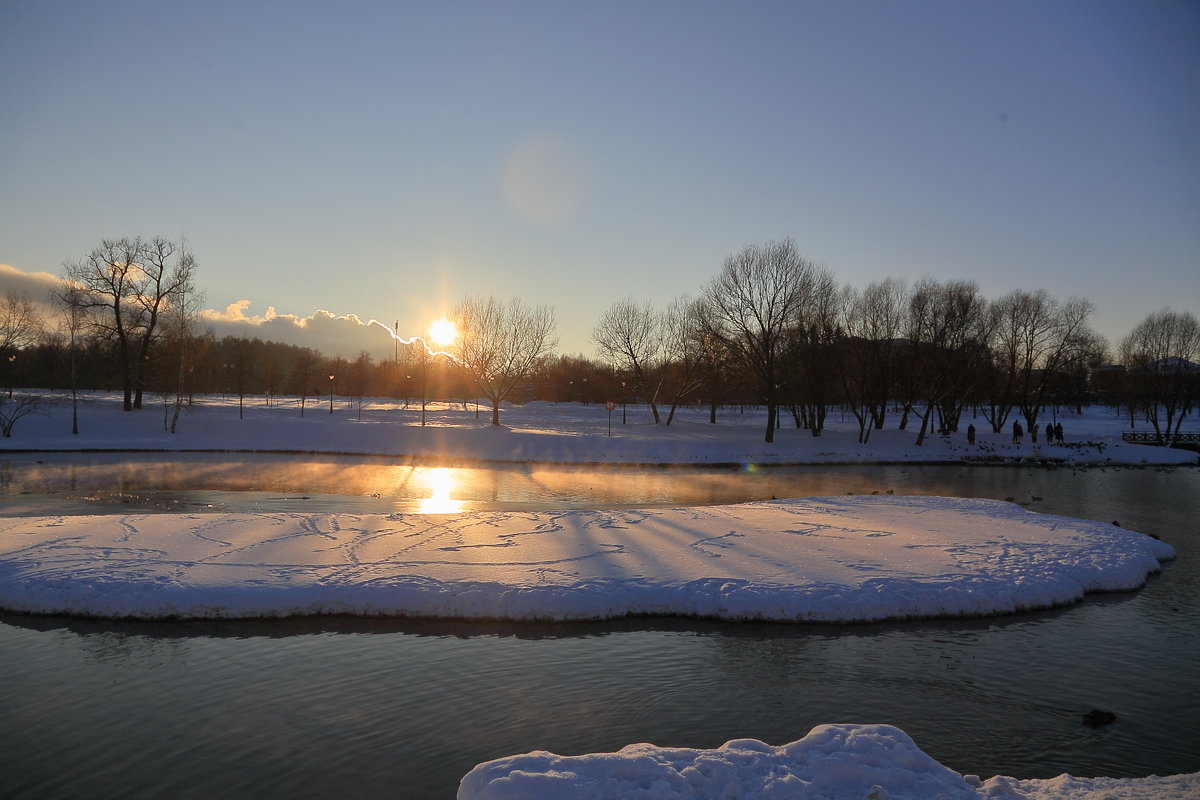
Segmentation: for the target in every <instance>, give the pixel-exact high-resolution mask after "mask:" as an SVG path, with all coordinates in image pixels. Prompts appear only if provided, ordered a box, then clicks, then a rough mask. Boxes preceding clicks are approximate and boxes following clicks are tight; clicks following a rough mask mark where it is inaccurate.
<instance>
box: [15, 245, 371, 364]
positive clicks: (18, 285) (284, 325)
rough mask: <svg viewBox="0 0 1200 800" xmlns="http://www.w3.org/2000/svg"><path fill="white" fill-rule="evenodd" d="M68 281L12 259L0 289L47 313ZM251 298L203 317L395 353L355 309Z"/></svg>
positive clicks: (329, 349) (295, 340) (309, 342)
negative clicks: (286, 307) (283, 306)
mask: <svg viewBox="0 0 1200 800" xmlns="http://www.w3.org/2000/svg"><path fill="white" fill-rule="evenodd" d="M62 283H63V281H62V279H61V278H59V277H58V276H56V275H51V274H50V273H48V272H24V271H22V270H20V269H18V268H16V267H14V266H12V265H10V264H0V295H4V294H6V293H9V292H12V293H14V294H17V295H23V296H27V297H29V299H30V300H32V301H33V302H34V303H36V304H37V305H38V308H39V310H40V311H41V312H42V314H43V315H44V316H46V317H47V318H48V317H50V316H52V315H53V313H54V309H53V306H52V305H51V300H50V295H51V292H52V290H54V289H56V288H58V287H59V286H61V285H62ZM250 306H251V301H249V300H239V301H237V302H236V303H232V304H230V305H229V306H227V307H226V308H225V310H224V311H216V310H213V309H207V310H205V311H202V312H201V316H202V317H203V319H204V321H205V322H206V323H207V324H208V325H209V327H211V328H212V330H213V333H214V334H216V336H217V338H221V337H223V336H244V337H247V338H258V339H262V340H263V341H275V342H284V343H286V344H294V345H299V346H301V347H311V348H313V349H314V350H319V351H320V352H321V353H322V354H324V355H327V356H341V357H342V358H356V357H357V356H358V354H359V353H361V352H364V351H365V352H367V353H370V354H371V355H372V356H373V357H375V358H376V359H383V358H390V357H391V355H392V353H393V337H392V335H391V331H390V329H389V328H388V327H387V326H385V325H382V324H381V323H377V322H373V321H367V322H364V321H363V320H361V319H360V318H359V317H358V316H357V315H355V314H345V315H338V314H334V313H333V312H331V311H324V310H318V311H314V312H313V313H312V314H310V315H309V316H306V317H301V316H297V315H296V314H280V313H279V312H278V311H277V310H276V309H275V307H274V306H267V310H266V312H265V313H264V314H261V315H257V314H252V313H248V312H249V311H250Z"/></svg>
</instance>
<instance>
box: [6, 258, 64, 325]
mask: <svg viewBox="0 0 1200 800" xmlns="http://www.w3.org/2000/svg"><path fill="white" fill-rule="evenodd" d="M60 286H62V279H61V278H59V277H58V276H57V275H51V274H50V273H49V272H23V271H21V270H19V269H17V268H16V267H14V266H12V265H11V264H0V296H3V295H6V294H15V295H17V296H19V297H28V298H29V299H30V300H32V301H33V302H34V304H35V305H36V306H37V307H38V309H39V310H40V311H41V312H42V314H43V315H47V316H48V315H50V314H51V313H52V312H53V305H52V301H51V293H52V292H53V291H54V290H55V289H57V288H58V287H60Z"/></svg>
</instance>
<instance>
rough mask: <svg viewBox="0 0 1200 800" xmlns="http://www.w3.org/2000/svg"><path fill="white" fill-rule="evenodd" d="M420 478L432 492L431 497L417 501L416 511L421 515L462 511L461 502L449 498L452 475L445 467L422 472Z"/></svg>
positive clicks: (452, 480) (452, 488) (451, 487)
mask: <svg viewBox="0 0 1200 800" xmlns="http://www.w3.org/2000/svg"><path fill="white" fill-rule="evenodd" d="M422 478H423V480H424V482H425V485H426V486H427V487H428V488H429V490H430V492H432V496H431V497H424V498H421V499H420V500H418V501H417V511H418V513H421V514H457V513H458V512H460V511H462V509H463V501H462V500H455V499H454V498H453V497H451V496H450V495H451V493H452V492H453V491H454V484H455V480H454V475H453V473H451V471H450V470H449V469H448V468H446V467H435V468H433V469H427V470H425V471H424V474H423V475H422Z"/></svg>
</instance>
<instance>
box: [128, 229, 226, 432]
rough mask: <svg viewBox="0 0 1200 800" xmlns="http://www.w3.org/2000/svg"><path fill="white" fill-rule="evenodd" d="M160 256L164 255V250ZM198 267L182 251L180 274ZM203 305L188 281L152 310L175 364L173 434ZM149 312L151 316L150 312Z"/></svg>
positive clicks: (190, 272)
mask: <svg viewBox="0 0 1200 800" xmlns="http://www.w3.org/2000/svg"><path fill="white" fill-rule="evenodd" d="M157 255H159V256H161V251H159V252H158V254H157ZM195 268H196V262H195V259H194V258H193V257H192V255H191V254H190V253H187V252H186V251H185V252H182V253H181V254H180V257H179V271H180V272H181V273H186V274H188V275H191V274H192V273H193V272H194V271H195ZM155 272H156V273H157V272H158V270H157V269H156V270H155ZM143 302H148V301H143ZM203 302H204V295H202V294H199V293H197V292H196V291H195V289H194V287H193V286H192V282H191V280H190V278H189V279H187V280H183V281H181V282H180V283H178V284H177V285H176V286H175V287H174V288H173V289H172V290H171V291H169V292H167V293H166V294H164V295H163V301H162V307H161V308H159V309H157V310H155V311H153V316H154V317H155V318H156V319H157V318H158V317H159V316H160V315H161V316H162V317H163V319H164V320H165V324H164V325H163V327H164V328H166V339H167V343H168V347H167V351H168V353H170V355H171V358H172V359H173V361H174V364H173V366H174V372H175V380H174V382H173V383H174V390H175V392H174V394H175V401H174V409H175V410H174V413H173V414H172V415H171V422H170V425H169V426H167V429H168V430H169V431H170V432H171V433H175V431H176V428H177V427H178V425H179V412H180V410H181V409H182V408H183V401H184V397H185V394H186V392H185V390H186V389H187V380H188V376H189V375H191V373H192V372H193V371H194V368H195V364H194V363H192V360H193V358H194V353H193V352H192V349H193V346H194V345H195V343H196V341H197V340H198V336H197V328H198V325H199V319H200V306H201V304H202V303H203ZM147 313H148V314H149V313H150V312H147ZM142 357H143V360H145V359H148V358H149V353H148V352H145V353H144V354H143V356H142ZM239 408H240V401H239ZM239 413H240V411H239ZM164 425H165V420H164Z"/></svg>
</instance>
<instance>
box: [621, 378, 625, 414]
mask: <svg viewBox="0 0 1200 800" xmlns="http://www.w3.org/2000/svg"><path fill="white" fill-rule="evenodd" d="M621 424H622V425H624V424H625V381H621Z"/></svg>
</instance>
